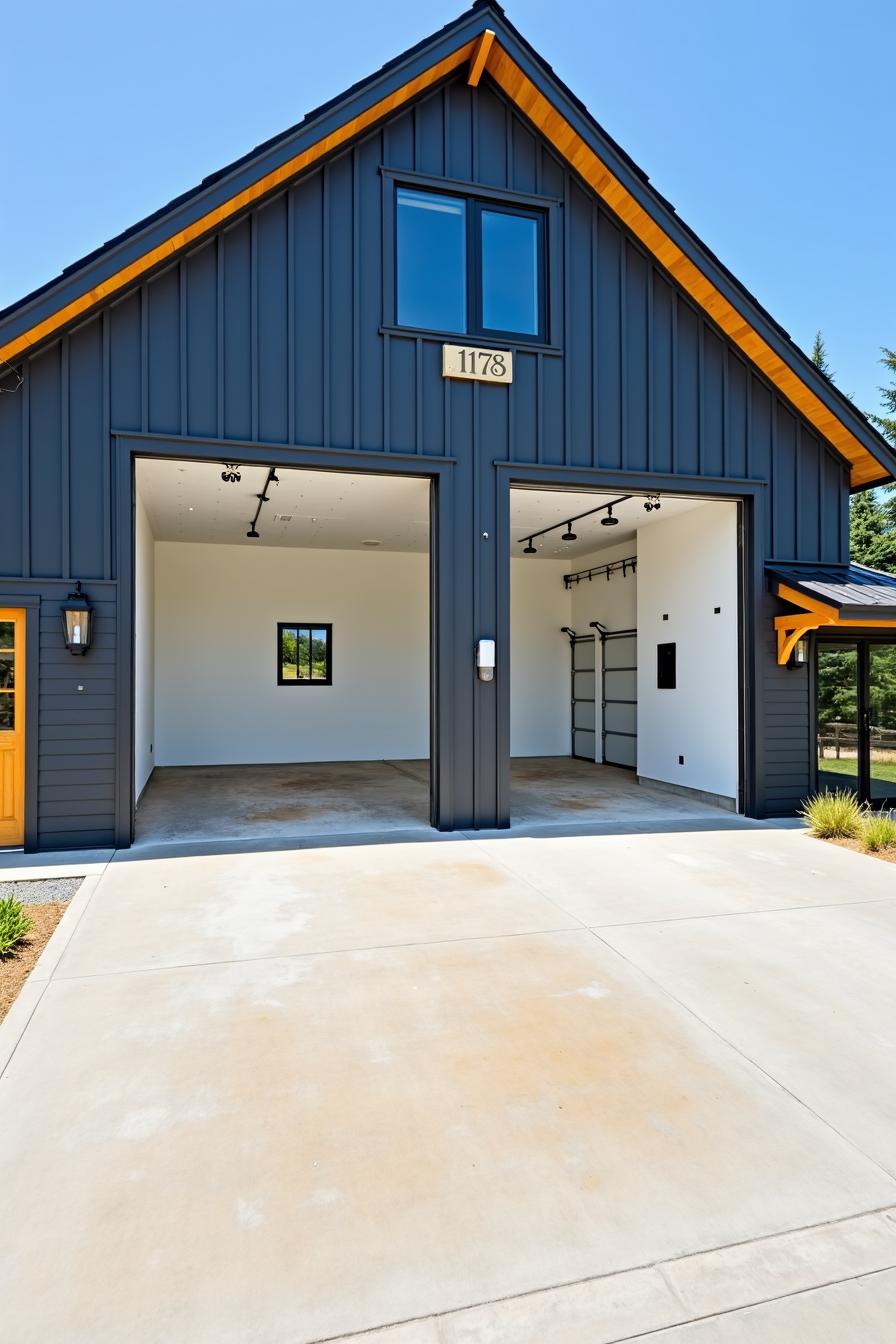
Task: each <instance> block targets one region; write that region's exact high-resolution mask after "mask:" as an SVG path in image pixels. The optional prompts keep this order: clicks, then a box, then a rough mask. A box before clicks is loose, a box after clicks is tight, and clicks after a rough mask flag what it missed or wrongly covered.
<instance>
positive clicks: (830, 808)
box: [800, 789, 864, 840]
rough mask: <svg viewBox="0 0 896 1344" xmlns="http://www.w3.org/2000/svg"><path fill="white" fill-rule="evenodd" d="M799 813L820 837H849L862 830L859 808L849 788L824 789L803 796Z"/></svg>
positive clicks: (862, 814) (824, 838)
mask: <svg viewBox="0 0 896 1344" xmlns="http://www.w3.org/2000/svg"><path fill="white" fill-rule="evenodd" d="M800 815H801V816H802V817H803V819H804V821H805V822H806V824H807V826H808V827H809V830H810V831H811V832H812V834H813V835H817V836H819V837H820V838H821V839H822V840H839V839H849V840H851V839H853V838H854V837H855V836H857V835H858V834H859V833H860V831H861V829H862V821H863V816H864V813H863V809H862V806H861V804H860V803H859V800H858V798H857V797H856V795H855V794H854V793H851V792H850V791H849V789H836V790H835V791H834V792H833V793H831V791H830V790H829V789H825V791H824V793H816V794H815V796H814V798H807V799H806V801H805V803H803V807H802V811H801V813H800Z"/></svg>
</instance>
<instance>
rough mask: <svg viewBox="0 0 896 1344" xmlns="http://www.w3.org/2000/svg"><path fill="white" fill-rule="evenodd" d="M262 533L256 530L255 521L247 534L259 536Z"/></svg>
mask: <svg viewBox="0 0 896 1344" xmlns="http://www.w3.org/2000/svg"><path fill="white" fill-rule="evenodd" d="M260 535H261V534H260V533H259V532H256V530H255V524H254V523H253V524H252V526H251V527H250V528H249V531H248V532H247V533H246V536H247V537H258V536H260Z"/></svg>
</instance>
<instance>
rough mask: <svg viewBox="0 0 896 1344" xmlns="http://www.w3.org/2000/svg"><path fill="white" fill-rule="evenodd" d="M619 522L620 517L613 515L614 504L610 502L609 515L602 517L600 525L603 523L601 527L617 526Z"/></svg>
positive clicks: (608, 506)
mask: <svg viewBox="0 0 896 1344" xmlns="http://www.w3.org/2000/svg"><path fill="white" fill-rule="evenodd" d="M618 522H619V519H618V518H614V517H613V505H612V504H608V505H607V516H606V518H601V520H600V525H601V527H615V526H616V524H617V523H618Z"/></svg>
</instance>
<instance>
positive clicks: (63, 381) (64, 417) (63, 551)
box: [59, 336, 72, 579]
mask: <svg viewBox="0 0 896 1344" xmlns="http://www.w3.org/2000/svg"><path fill="white" fill-rule="evenodd" d="M59 379H60V392H61V396H60V398H59V491H60V494H61V499H60V501H59V505H60V507H59V520H60V524H61V528H60V538H59V549H60V563H61V566H62V568H61V577H62V578H63V579H70V578H71V573H72V492H71V337H70V336H63V338H62V342H61V349H60V352H59Z"/></svg>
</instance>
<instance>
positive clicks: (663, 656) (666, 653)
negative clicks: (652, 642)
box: [656, 644, 675, 691]
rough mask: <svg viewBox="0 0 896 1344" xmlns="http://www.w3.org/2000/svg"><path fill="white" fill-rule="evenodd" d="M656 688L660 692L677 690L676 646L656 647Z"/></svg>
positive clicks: (659, 645)
mask: <svg viewBox="0 0 896 1344" xmlns="http://www.w3.org/2000/svg"><path fill="white" fill-rule="evenodd" d="M656 688H657V690H658V691H674V690H675V645H674V644H657V646H656Z"/></svg>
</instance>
